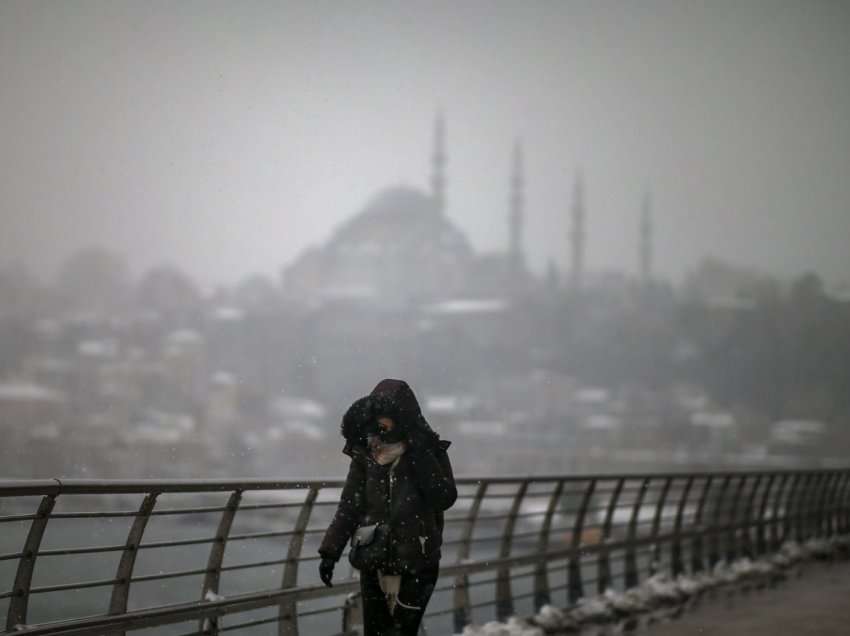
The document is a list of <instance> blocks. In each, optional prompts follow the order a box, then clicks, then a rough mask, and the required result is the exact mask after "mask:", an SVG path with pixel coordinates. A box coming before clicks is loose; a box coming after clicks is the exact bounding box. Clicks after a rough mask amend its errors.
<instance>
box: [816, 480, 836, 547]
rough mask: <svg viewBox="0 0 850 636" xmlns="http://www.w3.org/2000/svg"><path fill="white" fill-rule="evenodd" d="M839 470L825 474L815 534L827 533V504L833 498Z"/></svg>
mask: <svg viewBox="0 0 850 636" xmlns="http://www.w3.org/2000/svg"><path fill="white" fill-rule="evenodd" d="M838 476H839V475H838V473H837V472H834V471H832V472H829V473H826V474H825V475H824V484H823V488H822V491H821V496H820V501H819V502H818V510H817V516H816V517H815V535H816V536H819V537H822V536H824V535H826V517H827V506H828V505H829V503H830V501H831V499H832V493H833V491H834V490H835V481H836V477H838Z"/></svg>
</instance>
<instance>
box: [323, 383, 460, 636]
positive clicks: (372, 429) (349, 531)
mask: <svg viewBox="0 0 850 636" xmlns="http://www.w3.org/2000/svg"><path fill="white" fill-rule="evenodd" d="M341 428H342V434H343V437H344V438H345V440H346V443H345V447H344V448H343V451H342V452H343V453H345V454H346V455H348V456H349V457H350V458H351V463H350V465H349V469H348V476H347V477H346V480H345V486H344V488H343V491H342V495H341V497H340V502H339V506H338V508H337V511H336V514H335V515H334V518H333V520H332V521H331V523H330V526H329V527H328V529H327V532H326V533H325V536H324V539H323V540H322V544H321V546H320V547H319V554H320V556H321V557H322V559H321V563H320V564H319V574H320V576H321V579H322V581H323V582H324V583H325V584H326V585H328V586H331V585H332V583H331V581H332V577H333V569H334V565H335V564H336V562H337V561H338V560H339V558H340V556H341V555H342V552H343V549H344V548H345V546H346V544H347V543H348V542H349V540H350V539H351V537H352V536H353V535H354V534H355V532H356V531H357V530H358V528H367V529H368V528H369V527H370V526H372V525H374V524H379V525H378V527H379V528H381V531H382V532H383V531H385V532H386V533H387V534H386V540H385V542H384V543H385V544H386V546H387V549H386V552H385V558H383V559H382V560H381V564H380V566H377V567H368V566H364V565H363V564H362V563H358V562H356V560H355V558H354V557H353V556H352V554H353V552H352V553H350V554H349V559H350V560H351V562H352V565H354V566H355V567H357V568H358V569H360V589H361V593H362V599H363V614H364V616H363V623H364V628H365V636H416V634H417V632H418V630H419V625H420V623H421V621H422V616H423V614H424V613H425V607H426V606H427V604H428V601H429V600H430V598H431V593H432V592H433V591H434V585H435V584H436V582H437V576H438V574H439V566H440V557H441V550H440V546H441V545H442V541H443V512H444V511H445V510H447V509H448V508H450V507H451V506H452V505H453V504H454V502H455V500H456V499H457V489H456V487H455V482H454V476H453V474H452V467H451V463H450V462H449V456H448V453H447V452H446V450H447V449H448V447H449V445H450V444H451V442H448V441H446V440H441V439H440V437H439V435H437V433H435V432H434V431H433V430H432V429H431V427H430V426H429V425H428V423H427V421H426V420H425V417H424V416H423V415H422V410H421V409H420V407H419V403H418V402H417V400H416V396H415V395H414V394H413V390H412V389H411V388H410V387H409V386H408V384H407V383H406V382H404V381H402V380H392V379H385V380H381V381H380V382H379V383H378V385H377V386H376V387H375V388H374V389H373V390H372V392H371V393H370V394H369V395H368V396H365V397H362V398H360V399H359V400H357V401H355V402H354V404H352V405H351V406H350V407H349V409H348V410H347V411H346V413H345V415H344V416H343V418H342V427H341ZM376 536H378V535H376ZM380 545H383V544H380ZM382 554H383V553H382Z"/></svg>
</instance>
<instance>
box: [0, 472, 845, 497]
mask: <svg viewBox="0 0 850 636" xmlns="http://www.w3.org/2000/svg"><path fill="white" fill-rule="evenodd" d="M847 470H850V465H848V466H847V467H844V468H805V469H796V468H787V469H777V470H772V469H753V470H718V471H713V470H705V471H697V472H692V471H663V472H635V473H574V474H570V475H556V474H552V475H527V474H526V475H502V476H499V477H492V476H483V475H482V476H472V475H466V476H457V477H455V482H456V483H457V484H458V485H470V484H477V483H480V482H482V481H486V482H488V483H490V484H494V485H499V484H516V483H520V482H527V483H544V482H556V481H564V482H567V483H569V482H581V481H587V480H589V479H596V480H610V479H625V480H634V479H644V478H647V479H665V478H667V477H673V478H680V479H684V478H687V477H694V478H696V479H702V478H705V477H708V476H714V477H726V476H733V477H757V476H759V475H763V476H764V475H788V474H794V475H814V474H824V473H841V472H845V471H847ZM344 484H345V479H344V478H341V477H331V478H327V479H325V478H318V479H292V478H287V479H254V478H246V479H77V478H73V479H65V478H60V477H54V478H50V479H2V478H0V497H7V496H24V495H27V494H46V493H50V492H56V493H59V492H61V493H64V494H145V493H149V492H158V493H163V494H164V493H179V492H184V493H185V492H222V491H233V490H244V491H248V490H306V489H308V488H310V487H314V486H318V487H320V488H342V486H343V485H344Z"/></svg>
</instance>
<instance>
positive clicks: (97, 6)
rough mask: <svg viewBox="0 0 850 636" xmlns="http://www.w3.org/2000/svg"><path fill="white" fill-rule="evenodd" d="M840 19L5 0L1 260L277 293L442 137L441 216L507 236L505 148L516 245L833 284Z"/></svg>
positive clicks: (838, 210) (619, 261)
mask: <svg viewBox="0 0 850 636" xmlns="http://www.w3.org/2000/svg"><path fill="white" fill-rule="evenodd" d="M849 32H850V3H846V2H840V1H838V0H835V1H830V0H805V1H799V2H786V1H784V0H767V1H764V2H758V1H748V2H741V1H738V0H734V1H728V2H727V1H714V2H710V3H703V2H685V1H683V0H673V1H670V2H640V3H637V2H634V3H633V2H597V1H587V2H558V3H543V2H541V3H506V2H495V3H494V2H466V3H431V2H428V3H425V2H422V3H389V2H388V3H366V2H357V3H317V2H310V3H297V4H294V3H293V4H289V3H283V2H246V1H240V2H211V1H204V2H113V1H108V2H107V1H104V2H82V1H79V2H70V1H69V2H62V3H58V2H55V3H54V2H30V1H28V0H21V1H18V0H5V1H4V2H2V3H0V139H2V144H3V145H2V147H3V152H2V153H0V215H2V231H0V261H8V260H15V259H20V260H23V261H24V262H25V263H27V264H29V265H31V266H32V267H34V268H35V269H36V270H37V271H38V272H40V273H42V274H50V273H52V272H53V270H54V269H55V267H56V265H57V264H58V263H59V262H60V261H61V260H62V259H63V258H65V257H66V256H67V255H68V254H69V253H70V252H71V250H73V249H75V248H77V247H81V246H84V245H88V244H91V243H101V244H104V245H107V246H110V247H114V248H116V249H118V250H120V251H122V252H124V253H126V254H127V255H128V258H129V260H130V262H131V264H132V266H133V267H134V269H136V270H137V271H138V270H140V269H142V268H145V267H149V266H151V265H154V264H157V263H159V262H161V261H171V262H175V263H177V264H178V265H180V266H182V267H184V268H185V269H186V270H187V271H188V272H190V273H191V274H192V275H194V276H197V277H198V278H200V280H202V281H203V282H204V283H206V284H209V283H213V282H232V281H234V280H236V279H238V278H239V277H241V276H243V275H244V274H246V273H249V272H263V273H269V274H273V275H276V274H277V273H278V272H279V270H280V268H281V267H282V266H283V265H285V264H286V263H289V262H291V261H292V259H293V258H294V257H295V256H296V255H297V254H298V252H299V251H300V250H301V249H303V248H304V247H306V246H307V245H309V244H313V243H316V242H320V241H322V240H324V239H326V238H327V237H328V236H329V234H330V233H331V231H332V229H333V228H334V227H335V226H336V225H337V224H338V223H339V222H340V221H342V220H343V219H345V218H346V217H348V216H350V215H352V214H354V213H355V212H356V211H357V210H358V209H360V208H361V207H362V206H363V204H364V203H365V202H366V201H367V199H368V198H369V197H370V196H371V195H372V194H374V192H375V191H376V190H379V189H381V188H383V187H385V186H387V185H392V184H395V183H399V182H404V183H410V184H413V185H420V186H422V187H425V186H426V185H427V182H428V174H429V154H430V145H431V134H432V131H431V127H432V122H433V118H434V114H435V111H436V110H437V109H438V108H439V109H442V110H443V111H444V113H445V115H446V120H447V127H448V177H449V183H448V208H447V213H448V215H449V216H450V217H451V218H452V219H453V220H454V221H455V222H456V223H457V224H458V225H459V226H460V227H461V228H462V229H463V230H464V231H466V232H467V233H468V235H469V238H470V239H471V241H472V243H473V244H474V245H475V246H476V247H477V248H479V249H499V248H502V247H503V246H504V245H506V242H507V223H506V215H507V202H508V175H509V159H510V148H511V145H512V143H513V140H514V138H515V137H521V139H522V141H523V144H524V148H525V156H526V174H527V187H526V191H527V197H526V200H527V204H526V210H527V231H526V249H527V251H528V252H529V260H530V262H531V265H532V266H533V267H534V268H535V269H538V270H540V269H542V267H543V265H544V264H545V262H546V261H547V260H548V259H549V258H554V259H556V260H557V261H558V262H559V263H561V264H562V265H566V264H567V263H568V252H567V232H568V227H567V218H566V214H567V210H568V206H569V196H570V191H571V188H572V181H573V179H574V175H575V173H576V171H577V170H578V169H580V170H581V171H582V172H583V174H584V177H585V181H586V192H587V207H588V267H590V268H591V269H599V268H618V269H625V270H629V271H633V270H634V269H635V267H636V260H637V248H636V235H637V223H638V211H639V206H640V200H641V197H642V195H643V193H644V191H645V190H646V189H648V188H651V190H652V192H653V199H654V201H655V219H656V226H657V232H656V269H657V270H658V271H660V272H661V273H663V274H666V275H670V276H674V277H678V276H679V275H680V274H681V273H682V272H683V271H684V270H686V269H687V268H689V267H691V266H692V265H693V264H694V263H695V262H696V261H697V260H698V259H699V258H700V257H701V256H702V255H703V254H706V253H710V254H714V255H716V256H719V257H721V258H725V259H728V260H732V261H735V262H738V263H741V264H744V265H753V266H756V267H759V268H762V269H765V270H769V271H772V272H775V273H779V274H783V275H795V274H798V273H800V272H801V271H803V270H805V269H815V270H817V271H819V272H820V273H821V274H823V275H824V276H825V277H826V278H827V280H831V281H837V280H842V279H846V278H847V276H848V272H849V271H850V251H848V250H847V249H846V242H847V238H848V236H850V38H848V35H847V34H848V33H849Z"/></svg>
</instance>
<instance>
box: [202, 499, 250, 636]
mask: <svg viewBox="0 0 850 636" xmlns="http://www.w3.org/2000/svg"><path fill="white" fill-rule="evenodd" d="M241 500H242V491H240V490H235V491H234V492H232V493H231V494H230V497H229V498H228V500H227V504H226V505H225V507H224V511H223V512H222V513H221V519H219V522H218V529H217V530H216V533H215V541H213V544H212V546H211V547H210V555H209V558H208V559H207V572H206V574H205V575H204V583H203V585H202V586H201V600H202V601H203V600H206V598H207V595H208V594H209V593H210V592H212V593H213V594H217V593H218V589H219V583H220V582H221V564H222V562H223V561H224V549H225V547H226V546H227V537H228V536H230V527H231V526H232V525H233V518H234V517H235V516H236V511H237V510H238V508H239V502H240V501H241ZM198 629H199V630H200V631H201V633H206V634H210V635H211V636H215V635H216V634H218V618H217V617H214V618H206V619H202V620H201V621H200V623H199V625H198Z"/></svg>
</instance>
